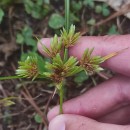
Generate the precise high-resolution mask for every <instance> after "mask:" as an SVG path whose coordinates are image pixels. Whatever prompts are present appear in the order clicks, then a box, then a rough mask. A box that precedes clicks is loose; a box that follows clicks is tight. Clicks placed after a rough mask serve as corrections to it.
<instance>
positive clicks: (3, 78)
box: [0, 76, 23, 80]
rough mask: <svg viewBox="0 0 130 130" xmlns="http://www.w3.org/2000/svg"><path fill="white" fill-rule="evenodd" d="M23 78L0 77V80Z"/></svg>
mask: <svg viewBox="0 0 130 130" xmlns="http://www.w3.org/2000/svg"><path fill="white" fill-rule="evenodd" d="M21 78H23V77H19V76H8V77H0V80H9V79H21Z"/></svg>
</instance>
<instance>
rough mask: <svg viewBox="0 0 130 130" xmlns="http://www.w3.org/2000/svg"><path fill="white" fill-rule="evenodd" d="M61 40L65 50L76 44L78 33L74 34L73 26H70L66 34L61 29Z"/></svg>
mask: <svg viewBox="0 0 130 130" xmlns="http://www.w3.org/2000/svg"><path fill="white" fill-rule="evenodd" d="M61 38H62V42H63V45H64V46H65V48H68V47H71V46H74V45H75V44H76V42H77V41H78V39H79V38H80V33H79V32H78V33H75V26H74V25H71V27H70V29H69V31H68V32H67V31H66V30H65V29H64V28H63V30H62V31H61Z"/></svg>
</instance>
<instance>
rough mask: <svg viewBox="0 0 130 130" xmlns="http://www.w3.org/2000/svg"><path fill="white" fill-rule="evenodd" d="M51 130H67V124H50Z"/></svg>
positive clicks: (58, 122)
mask: <svg viewBox="0 0 130 130" xmlns="http://www.w3.org/2000/svg"><path fill="white" fill-rule="evenodd" d="M49 130H65V122H63V121H60V120H57V121H52V122H51V123H50V124H49Z"/></svg>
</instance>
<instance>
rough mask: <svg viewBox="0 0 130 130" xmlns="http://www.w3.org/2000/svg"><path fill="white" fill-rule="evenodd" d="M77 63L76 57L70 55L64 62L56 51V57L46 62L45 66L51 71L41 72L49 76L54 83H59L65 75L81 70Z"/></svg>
mask: <svg viewBox="0 0 130 130" xmlns="http://www.w3.org/2000/svg"><path fill="white" fill-rule="evenodd" d="M77 65H78V61H77V58H75V57H73V56H71V57H69V59H68V60H67V61H66V62H64V61H63V60H62V58H61V56H60V54H59V53H58V54H57V55H56V57H54V58H53V59H52V63H49V62H47V63H46V68H47V69H48V70H51V72H45V73H43V74H44V75H45V76H47V77H49V78H51V79H52V80H53V81H54V82H55V83H61V82H62V81H63V80H64V79H65V78H66V77H69V76H72V75H75V74H76V73H78V72H80V71H82V68H81V67H80V66H77Z"/></svg>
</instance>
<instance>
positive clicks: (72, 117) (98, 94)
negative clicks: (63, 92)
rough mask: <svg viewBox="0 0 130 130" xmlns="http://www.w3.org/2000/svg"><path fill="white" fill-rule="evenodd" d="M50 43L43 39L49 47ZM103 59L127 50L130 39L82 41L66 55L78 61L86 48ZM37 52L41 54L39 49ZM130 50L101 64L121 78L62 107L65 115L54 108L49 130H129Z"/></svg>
mask: <svg viewBox="0 0 130 130" xmlns="http://www.w3.org/2000/svg"><path fill="white" fill-rule="evenodd" d="M49 40H50V39H42V40H41V41H42V43H44V44H46V46H49V44H48V43H49ZM93 47H94V48H95V49H94V52H93V54H94V55H100V56H106V55H108V54H110V53H112V52H116V51H119V50H122V49H124V48H127V47H130V35H121V36H104V37H82V38H81V39H80V40H79V41H78V43H77V44H76V45H75V46H74V47H72V48H70V50H69V54H70V55H73V56H76V57H78V58H79V59H80V57H81V56H82V53H83V52H84V50H85V49H86V48H93ZM38 49H39V51H40V52H41V53H43V51H42V49H41V45H40V44H38ZM129 57H130V49H129V48H128V49H127V50H125V51H124V52H122V53H120V54H119V55H117V56H115V57H113V58H111V59H109V60H108V61H106V62H105V63H103V65H102V66H103V67H106V68H109V69H111V70H112V71H114V72H117V73H119V74H120V75H117V76H114V77H113V78H112V79H110V80H108V81H106V82H104V83H102V84H100V85H98V86H97V87H94V88H92V89H90V90H89V91H88V92H86V93H85V94H83V95H81V96H79V97H77V98H74V99H71V100H69V101H67V102H65V103H64V105H63V112H64V114H62V115H58V113H59V107H58V106H56V107H55V108H53V109H52V110H51V111H50V112H49V113H48V120H49V122H50V124H49V130H115V129H117V130H129V129H130V125H129V124H130V60H129V59H130V58H129Z"/></svg>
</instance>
